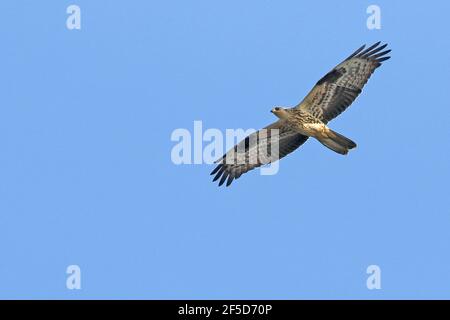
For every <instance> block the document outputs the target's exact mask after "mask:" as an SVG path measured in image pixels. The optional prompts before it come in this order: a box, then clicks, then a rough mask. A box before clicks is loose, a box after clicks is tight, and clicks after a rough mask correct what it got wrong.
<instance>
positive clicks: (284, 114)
mask: <svg viewBox="0 0 450 320" xmlns="http://www.w3.org/2000/svg"><path fill="white" fill-rule="evenodd" d="M270 112H272V113H273V114H274V115H276V116H277V117H278V118H280V119H286V118H288V117H289V112H288V111H287V110H286V109H285V108H283V107H275V108H273V109H272V110H270Z"/></svg>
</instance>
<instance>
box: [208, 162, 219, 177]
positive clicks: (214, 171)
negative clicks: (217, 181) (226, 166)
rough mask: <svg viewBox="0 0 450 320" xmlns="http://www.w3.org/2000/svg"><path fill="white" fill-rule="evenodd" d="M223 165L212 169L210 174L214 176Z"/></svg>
mask: <svg viewBox="0 0 450 320" xmlns="http://www.w3.org/2000/svg"><path fill="white" fill-rule="evenodd" d="M221 167H222V164H219V165H217V167H215V168H214V170H213V171H211V173H210V174H209V175H211V176H212V175H213V174H216V172H217V171H219V170H220V168H221Z"/></svg>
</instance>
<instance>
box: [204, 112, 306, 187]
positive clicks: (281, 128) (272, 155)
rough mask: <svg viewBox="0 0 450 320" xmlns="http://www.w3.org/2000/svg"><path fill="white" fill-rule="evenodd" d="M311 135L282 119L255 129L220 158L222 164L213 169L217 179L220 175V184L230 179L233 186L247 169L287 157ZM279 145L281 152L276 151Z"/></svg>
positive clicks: (228, 182) (228, 183)
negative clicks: (296, 129) (294, 127)
mask: <svg viewBox="0 0 450 320" xmlns="http://www.w3.org/2000/svg"><path fill="white" fill-rule="evenodd" d="M307 139H308V137H307V136H304V135H302V134H299V133H297V132H295V131H294V130H293V129H291V128H290V127H289V126H287V125H286V122H285V120H278V121H277V122H274V123H272V124H271V125H269V126H267V127H265V128H263V129H261V130H259V131H256V132H254V133H252V134H251V135H249V136H248V137H246V138H245V139H244V140H242V141H241V142H239V143H238V144H237V145H235V146H234V147H233V148H232V149H231V150H229V151H228V152H227V153H226V154H225V155H223V156H222V157H221V158H220V159H219V160H217V161H216V163H218V165H217V167H216V168H215V169H214V170H213V171H212V172H211V175H215V176H214V179H213V181H216V180H218V179H220V181H219V186H221V185H222V184H224V182H225V181H227V184H226V185H227V186H229V185H230V184H231V182H233V180H234V179H238V178H239V177H240V176H241V175H242V174H243V173H246V172H247V171H250V170H253V169H254V168H257V167H260V166H262V165H264V164H268V163H271V162H275V161H277V160H279V159H281V158H283V157H284V156H286V155H288V154H289V153H291V152H292V151H294V150H295V149H297V148H298V147H300V146H301V145H302V144H303V143H304V142H305V141H306V140H307ZM274 144H278V145H274ZM275 148H277V149H278V150H277V151H278V152H274V150H275Z"/></svg>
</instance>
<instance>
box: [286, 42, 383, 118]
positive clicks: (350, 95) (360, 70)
mask: <svg viewBox="0 0 450 320" xmlns="http://www.w3.org/2000/svg"><path fill="white" fill-rule="evenodd" d="M379 45H380V42H377V43H375V44H374V45H372V46H370V47H369V48H367V49H365V50H364V48H365V46H362V47H361V48H359V49H358V50H356V51H355V52H354V53H353V54H352V55H350V56H349V57H348V58H347V59H345V60H344V61H343V62H342V63H340V64H339V65H337V66H336V67H335V68H334V69H333V70H331V71H330V72H328V73H327V74H326V75H325V76H324V77H323V78H322V79H320V80H319V81H318V82H317V84H316V85H315V86H314V88H313V89H312V90H311V91H310V92H309V93H308V95H307V96H306V97H305V99H303V101H302V102H300V103H299V104H298V105H297V106H296V107H295V108H300V109H302V110H304V111H308V112H309V113H311V114H312V115H314V116H315V117H317V118H319V119H320V120H322V121H323V122H325V123H327V122H328V121H330V120H332V119H334V118H335V117H337V116H338V115H339V114H341V113H342V112H343V111H344V110H345V109H347V107H348V106H350V105H351V104H352V102H353V101H354V100H355V99H356V97H357V96H358V95H359V94H360V93H361V90H362V88H363V87H364V85H365V84H366V83H367V80H369V78H370V76H371V75H372V73H373V72H374V70H375V69H376V68H378V67H379V66H380V65H381V62H383V61H385V60H387V59H389V58H390V57H389V56H386V54H388V53H389V52H390V51H391V50H385V51H382V50H383V49H384V48H386V46H387V44H385V45H382V46H379Z"/></svg>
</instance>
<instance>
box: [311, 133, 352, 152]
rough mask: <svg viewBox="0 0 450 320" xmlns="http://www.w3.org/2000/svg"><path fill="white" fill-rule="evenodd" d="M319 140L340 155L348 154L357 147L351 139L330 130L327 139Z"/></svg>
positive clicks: (321, 138)
mask: <svg viewBox="0 0 450 320" xmlns="http://www.w3.org/2000/svg"><path fill="white" fill-rule="evenodd" d="M318 140H319V141H320V142H321V143H322V144H323V145H324V146H325V147H327V148H329V149H331V150H333V151H334V152H337V153H339V154H347V153H348V150H350V149H353V148H355V147H356V143H354V142H353V141H352V140H350V139H349V138H346V137H344V136H343V135H342V134H339V133H337V132H335V131H333V130H331V129H330V131H329V132H328V135H327V137H320V138H318Z"/></svg>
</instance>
